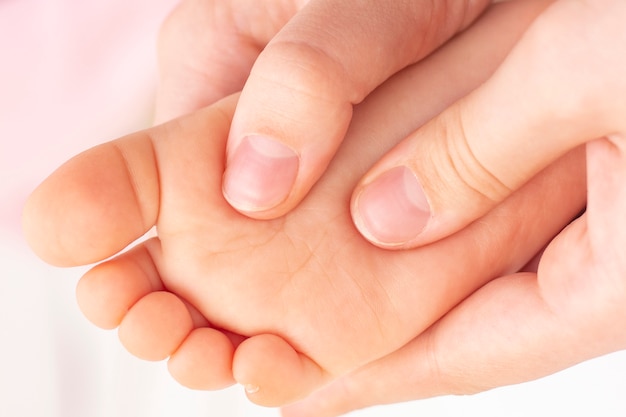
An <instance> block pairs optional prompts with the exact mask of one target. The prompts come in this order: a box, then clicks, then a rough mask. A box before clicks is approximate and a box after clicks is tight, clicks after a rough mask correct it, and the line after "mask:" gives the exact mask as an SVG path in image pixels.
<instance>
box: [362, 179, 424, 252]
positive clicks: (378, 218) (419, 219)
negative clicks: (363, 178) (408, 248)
mask: <svg viewBox="0 0 626 417" xmlns="http://www.w3.org/2000/svg"><path fill="white" fill-rule="evenodd" d="M356 215H357V216H356V218H355V222H356V224H357V227H358V228H359V229H360V231H361V233H362V234H363V235H364V236H365V237H367V238H368V239H370V240H372V241H374V242H376V243H380V244H384V245H389V246H399V245H402V244H404V243H406V242H408V241H410V240H411V239H413V238H415V237H416V236H417V235H419V234H420V233H421V232H422V230H424V227H425V226H426V224H427V223H428V220H429V218H430V207H429V204H428V201H427V200H426V195H425V194H424V190H423V189H422V186H421V185H420V183H419V181H418V180H417V178H416V177H415V175H414V174H413V172H411V170H410V169H408V168H406V167H396V168H393V169H391V170H389V171H387V172H385V173H384V174H382V175H381V176H380V177H378V178H377V179H375V180H374V181H373V182H372V183H370V184H368V185H366V186H365V189H364V190H363V191H361V193H360V194H359V196H358V197H357V200H356Z"/></svg>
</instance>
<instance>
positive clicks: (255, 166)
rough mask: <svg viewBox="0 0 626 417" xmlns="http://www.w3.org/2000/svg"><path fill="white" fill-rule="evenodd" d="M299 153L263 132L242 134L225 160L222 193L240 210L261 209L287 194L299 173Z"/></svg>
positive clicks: (282, 198)
mask: <svg viewBox="0 0 626 417" xmlns="http://www.w3.org/2000/svg"><path fill="white" fill-rule="evenodd" d="M298 164H299V161H298V156H297V155H296V153H295V152H294V151H293V150H292V149H290V148H289V147H287V146H286V145H283V144H282V143H280V142H277V141H275V140H272V139H269V138H266V137H264V136H248V137H246V138H244V139H243V140H242V141H241V143H240V144H239V146H238V147H237V149H236V150H235V152H234V154H233V155H232V157H231V158H230V160H229V161H228V166H227V168H226V172H225V173H224V184H223V188H224V196H225V197H226V199H227V200H228V202H229V203H230V204H231V205H233V207H235V208H237V209H239V210H242V211H262V210H266V209H269V208H272V207H274V206H276V205H278V204H279V203H281V202H282V201H283V200H284V199H285V198H287V196H288V195H289V193H290V191H291V188H292V187H293V184H294V182H295V180H296V175H297V174H298Z"/></svg>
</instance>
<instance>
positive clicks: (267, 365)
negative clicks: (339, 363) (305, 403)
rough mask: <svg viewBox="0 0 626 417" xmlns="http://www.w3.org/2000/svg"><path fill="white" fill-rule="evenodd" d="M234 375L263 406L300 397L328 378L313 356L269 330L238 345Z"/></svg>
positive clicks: (251, 398) (250, 396)
mask: <svg viewBox="0 0 626 417" xmlns="http://www.w3.org/2000/svg"><path fill="white" fill-rule="evenodd" d="M233 375H234V377H235V380H236V381H237V382H238V383H240V384H241V385H243V386H244V389H245V391H246V395H247V396H248V398H249V399H250V400H251V401H252V402H254V403H256V404H258V405H262V406H266V407H278V406H282V405H285V404H289V403H292V402H294V401H297V400H299V399H302V398H304V397H306V396H307V395H308V394H310V393H311V392H313V391H314V390H315V389H317V388H319V387H321V386H322V385H323V384H324V383H326V382H327V381H328V379H329V378H328V374H327V373H326V372H325V371H324V370H323V369H322V368H320V366H319V365H317V364H316V363H315V362H314V361H313V360H311V359H310V358H309V357H307V356H306V355H304V354H302V353H299V352H297V351H296V350H295V349H294V348H293V347H291V345H289V344H288V343H287V342H286V341H285V340H284V339H282V338H280V337H278V336H275V335H270V334H264V335H258V336H253V337H251V338H249V339H246V340H245V341H244V342H242V343H241V345H239V347H238V348H237V350H236V351H235V356H234V359H233Z"/></svg>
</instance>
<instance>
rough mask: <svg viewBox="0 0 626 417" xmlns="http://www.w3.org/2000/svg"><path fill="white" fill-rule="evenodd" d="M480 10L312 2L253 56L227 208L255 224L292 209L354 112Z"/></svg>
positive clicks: (231, 158)
mask: <svg viewBox="0 0 626 417" xmlns="http://www.w3.org/2000/svg"><path fill="white" fill-rule="evenodd" d="M488 3H489V1H487V0H478V1H469V0H463V1H456V0H446V1H438V2H433V1H426V0H418V1H401V2H394V3H393V4H392V3H388V2H379V1H374V0H370V1H365V2H364V1H357V0H349V1H342V2H337V1H333V0H311V1H310V2H309V3H308V4H307V5H306V6H305V7H304V8H303V9H302V10H301V11H300V12H298V13H297V14H296V15H295V16H294V17H293V18H292V19H291V20H290V21H289V22H288V23H287V24H286V25H285V26H284V27H283V29H282V30H281V31H280V32H279V33H278V34H277V35H276V36H275V37H274V38H273V39H272V40H271V41H270V43H269V44H268V45H267V47H266V48H265V50H264V51H263V52H262V53H261V54H260V55H259V58H258V59H257V61H256V62H255V64H254V67H253V68H252V71H251V73H250V77H249V78H248V81H247V82H246V85H245V87H244V89H243V91H242V95H241V98H240V101H239V103H238V105H237V110H236V113H235V117H234V119H233V123H232V126H231V132H230V136H229V143H228V150H227V154H228V155H227V156H228V159H227V168H226V172H225V175H224V185H223V187H224V195H225V197H226V198H227V200H228V201H229V202H230V203H231V205H233V207H234V208H236V209H237V210H239V211H241V212H243V213H245V214H247V215H249V216H251V217H255V218H273V217H278V216H280V215H282V214H284V213H285V212H287V211H288V210H289V209H290V208H292V207H294V206H295V205H296V204H297V203H298V202H299V201H300V200H301V199H302V198H303V197H304V196H305V195H306V193H307V192H308V190H309V189H310V188H311V187H312V185H313V184H314V183H315V181H316V180H317V179H318V178H319V176H320V175H321V174H322V173H323V172H324V169H325V168H326V166H327V164H328V163H329V161H330V159H331V158H332V157H333V155H334V153H335V151H336V149H337V147H338V146H339V144H340V142H341V140H342V139H343V136H344V134H345V132H346V129H347V127H348V124H349V122H350V119H351V115H352V106H353V104H355V103H358V102H360V101H361V100H362V99H363V98H364V97H365V96H366V95H367V94H368V93H369V92H371V91H372V90H373V89H374V88H376V87H377V86H378V85H379V84H381V83H382V82H383V81H384V80H385V79H387V78H388V77H389V76H390V75H392V74H394V73H395V72H397V71H398V70H400V69H402V68H404V67H406V66H407V65H409V64H411V63H414V62H416V61H418V60H419V59H420V58H422V57H424V56H426V55H427V54H429V53H430V52H431V51H433V50H434V49H435V48H437V47H438V46H439V45H441V44H442V43H443V42H444V41H446V40H447V39H448V38H450V37H451V36H452V35H454V34H455V33H456V32H458V31H459V30H461V29H462V28H464V27H466V26H467V25H468V24H469V23H470V22H472V21H473V20H474V19H475V18H476V17H477V16H478V15H479V13H480V12H481V11H482V10H483V9H484V8H485V7H486V5H487V4H488Z"/></svg>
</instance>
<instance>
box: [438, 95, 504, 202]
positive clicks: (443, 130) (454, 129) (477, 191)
mask: <svg viewBox="0 0 626 417" xmlns="http://www.w3.org/2000/svg"><path fill="white" fill-rule="evenodd" d="M435 132H436V137H437V140H436V143H437V144H438V146H439V147H440V152H439V153H440V154H441V156H442V158H445V160H444V161H441V163H440V164H439V167H440V168H439V169H441V170H444V171H445V172H443V173H442V175H441V176H442V177H443V178H445V179H446V182H448V184H450V185H451V186H452V187H453V188H454V189H455V191H456V192H457V193H460V194H465V195H464V196H463V197H469V198H471V200H472V201H481V202H485V203H488V204H489V205H493V204H496V203H499V202H501V201H502V200H503V199H504V198H506V197H507V196H508V195H509V194H511V192H512V189H511V188H510V187H509V186H507V185H506V184H505V183H504V182H503V181H502V180H500V179H499V178H498V176H497V175H496V174H495V173H494V172H492V171H491V170H490V169H489V167H488V166H487V165H486V164H485V163H483V162H482V161H480V160H479V158H478V157H477V155H476V153H475V152H474V150H473V149H472V146H471V144H472V143H473V139H471V137H472V136H471V135H475V133H474V132H471V131H470V130H468V129H467V128H466V125H465V123H464V121H463V112H462V110H461V107H460V106H453V107H451V108H450V109H449V110H448V111H446V112H445V113H444V114H442V117H440V118H438V119H437V121H436V125H435Z"/></svg>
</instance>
